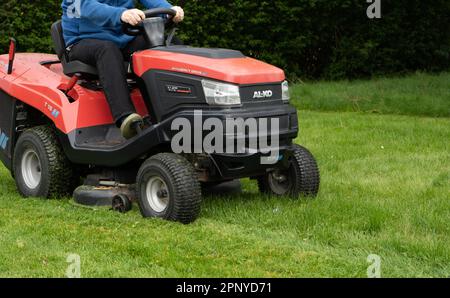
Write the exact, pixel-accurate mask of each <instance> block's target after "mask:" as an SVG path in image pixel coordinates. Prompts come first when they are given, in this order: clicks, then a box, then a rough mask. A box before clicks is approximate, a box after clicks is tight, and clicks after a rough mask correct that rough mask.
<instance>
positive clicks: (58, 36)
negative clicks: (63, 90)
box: [51, 21, 98, 78]
mask: <svg viewBox="0 0 450 298" xmlns="http://www.w3.org/2000/svg"><path fill="white" fill-rule="evenodd" d="M51 34H52V39H53V46H54V48H55V52H56V55H58V58H59V60H61V64H62V67H63V71H64V74H65V75H67V76H69V77H71V76H73V75H76V74H79V75H80V76H84V77H89V78H96V77H97V76H98V72H97V68H96V67H93V66H91V65H87V64H85V63H83V62H81V61H69V55H68V54H67V47H66V42H65V41H64V34H63V28H62V22H61V21H57V22H55V23H53V25H52V28H51Z"/></svg>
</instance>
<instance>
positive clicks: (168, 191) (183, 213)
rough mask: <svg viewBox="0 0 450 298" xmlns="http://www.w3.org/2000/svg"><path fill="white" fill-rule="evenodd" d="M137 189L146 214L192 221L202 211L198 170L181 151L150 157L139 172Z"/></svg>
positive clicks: (180, 220) (179, 220) (141, 206)
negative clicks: (181, 154) (180, 153)
mask: <svg viewBox="0 0 450 298" xmlns="http://www.w3.org/2000/svg"><path fill="white" fill-rule="evenodd" d="M137 192H138V200H139V209H140V211H141V214H142V216H144V217H157V218H162V219H166V220H171V221H178V222H181V223H183V224H189V223H192V222H194V221H195V220H196V219H197V217H198V215H199V213H200V205H201V188H200V184H199V182H198V179H197V174H196V172H195V170H194V168H193V167H192V165H191V164H190V163H189V162H188V161H187V160H186V159H185V158H184V157H182V156H180V155H177V154H173V153H161V154H157V155H155V156H153V157H150V158H149V159H147V161H145V162H144V164H143V165H142V166H141V168H140V170H139V173H138V177H137Z"/></svg>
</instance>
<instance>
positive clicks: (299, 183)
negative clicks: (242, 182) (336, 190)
mask: <svg viewBox="0 0 450 298" xmlns="http://www.w3.org/2000/svg"><path fill="white" fill-rule="evenodd" d="M319 186H320V173H319V167H318V166H317V162H316V160H315V158H314V156H313V155H312V154H311V152H309V151H308V149H306V148H304V147H302V146H300V145H294V146H293V149H292V152H291V155H290V156H289V157H288V167H287V168H285V169H276V170H274V171H272V172H269V173H267V174H265V175H264V176H261V177H259V178H258V187H259V190H260V191H261V192H262V193H266V194H271V195H279V196H289V197H292V198H295V199H296V198H298V197H299V196H303V197H316V196H317V194H318V192H319Z"/></svg>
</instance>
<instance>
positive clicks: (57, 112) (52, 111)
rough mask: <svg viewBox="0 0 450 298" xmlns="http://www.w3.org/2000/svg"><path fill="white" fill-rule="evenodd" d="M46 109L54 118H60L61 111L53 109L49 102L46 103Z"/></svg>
mask: <svg viewBox="0 0 450 298" xmlns="http://www.w3.org/2000/svg"><path fill="white" fill-rule="evenodd" d="M45 108H46V109H47V110H48V111H49V112H50V113H51V114H52V116H53V117H54V118H58V116H59V114H60V113H59V111H58V110H57V109H55V108H54V107H52V106H51V105H50V104H49V103H48V102H46V103H45Z"/></svg>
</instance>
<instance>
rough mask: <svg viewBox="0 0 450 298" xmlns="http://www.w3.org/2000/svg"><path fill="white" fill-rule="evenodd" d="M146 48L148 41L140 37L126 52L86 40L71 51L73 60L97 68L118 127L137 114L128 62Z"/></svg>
mask: <svg viewBox="0 0 450 298" xmlns="http://www.w3.org/2000/svg"><path fill="white" fill-rule="evenodd" d="M146 47H147V43H146V42H145V39H144V38H143V37H142V36H138V37H136V38H135V39H134V40H133V41H131V42H130V43H129V44H128V45H127V46H126V47H125V48H123V49H120V48H119V47H118V46H117V45H116V44H115V43H113V42H111V41H106V40H98V39H84V40H81V41H80V42H78V43H76V44H75V45H73V46H72V48H71V49H70V51H69V59H70V60H79V61H81V62H83V63H86V64H89V65H92V66H96V67H97V69H98V73H99V77H100V83H101V84H102V86H103V89H104V92H105V95H106V99H107V100H108V103H109V106H110V108H111V113H112V115H113V117H114V120H115V121H116V124H117V123H118V121H120V120H121V119H122V118H123V117H125V116H128V115H129V114H132V113H134V112H135V108H134V106H133V104H132V102H131V98H130V91H129V89H128V84H127V70H126V69H125V65H124V61H129V60H130V56H131V54H133V53H134V52H136V51H140V50H144V49H146Z"/></svg>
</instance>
